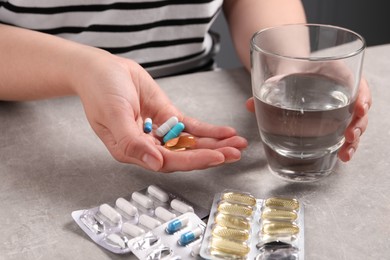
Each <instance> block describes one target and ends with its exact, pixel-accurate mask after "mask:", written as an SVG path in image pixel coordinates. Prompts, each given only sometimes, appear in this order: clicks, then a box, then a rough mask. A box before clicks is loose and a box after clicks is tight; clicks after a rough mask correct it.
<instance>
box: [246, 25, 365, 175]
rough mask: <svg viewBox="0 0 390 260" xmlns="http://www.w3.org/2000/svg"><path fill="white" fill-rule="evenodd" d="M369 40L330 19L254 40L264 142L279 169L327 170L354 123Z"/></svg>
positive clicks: (254, 71)
mask: <svg viewBox="0 0 390 260" xmlns="http://www.w3.org/2000/svg"><path fill="white" fill-rule="evenodd" d="M364 50H365V41H364V39H363V38H362V37H361V36H360V35H358V34H357V33H355V32H353V31H351V30H348V29H344V28H340V27H336V26H331V25H321V24H290V25H282V26H278V27H272V28H267V29H264V30H262V31H259V32H257V33H255V34H254V36H253V37H252V39H251V65H252V68H251V77H252V91H253V96H254V100H255V111H256V118H257V123H258V127H259V131H260V136H261V140H262V142H263V145H264V150H265V153H266V156H267V160H268V164H269V167H270V169H271V171H272V172H273V173H275V174H276V175H277V176H279V177H282V178H283V179H286V180H290V181H299V182H301V181H315V180H318V179H320V178H322V177H324V176H327V175H329V174H330V173H331V172H332V170H333V168H334V166H335V164H336V161H337V152H338V150H339V148H340V147H341V146H342V145H343V143H344V131H345V129H346V127H347V125H348V124H349V123H350V122H351V119H352V114H353V111H354V105H355V101H356V98H357V94H358V88H359V82H360V77H361V70H362V63H363V56H364Z"/></svg>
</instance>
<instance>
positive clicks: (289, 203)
mask: <svg viewBox="0 0 390 260" xmlns="http://www.w3.org/2000/svg"><path fill="white" fill-rule="evenodd" d="M264 204H265V206H266V207H270V208H280V209H287V210H298V209H299V202H298V200H296V199H289V198H277V197H274V198H268V199H266V200H265V202H264Z"/></svg>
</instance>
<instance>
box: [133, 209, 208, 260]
mask: <svg viewBox="0 0 390 260" xmlns="http://www.w3.org/2000/svg"><path fill="white" fill-rule="evenodd" d="M205 228H206V224H205V223H204V222H203V221H202V220H201V219H200V218H199V217H198V216H197V215H196V214H194V213H192V212H189V213H185V214H183V215H181V216H179V217H177V218H175V219H173V220H171V221H169V222H167V223H165V224H163V225H161V226H159V227H157V228H155V229H153V230H151V231H149V232H147V233H146V234H144V235H142V236H140V237H137V238H135V239H133V240H132V241H131V242H129V243H128V245H129V248H130V250H131V251H132V252H133V254H134V255H135V256H137V257H138V258H139V259H146V260H159V259H164V260H168V259H169V260H173V259H183V260H187V259H200V258H199V250H200V245H201V241H202V238H203V234H204V230H205Z"/></svg>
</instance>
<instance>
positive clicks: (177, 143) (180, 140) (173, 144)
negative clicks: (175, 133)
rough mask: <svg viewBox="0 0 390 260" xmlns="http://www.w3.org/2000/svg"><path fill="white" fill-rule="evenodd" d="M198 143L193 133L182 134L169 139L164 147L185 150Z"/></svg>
mask: <svg viewBox="0 0 390 260" xmlns="http://www.w3.org/2000/svg"><path fill="white" fill-rule="evenodd" d="M195 145H196V141H195V137H194V136H192V135H182V136H179V137H176V138H173V139H171V140H169V141H167V142H166V143H165V144H164V147H165V148H167V149H169V150H172V151H183V150H186V149H192V148H194V147H195Z"/></svg>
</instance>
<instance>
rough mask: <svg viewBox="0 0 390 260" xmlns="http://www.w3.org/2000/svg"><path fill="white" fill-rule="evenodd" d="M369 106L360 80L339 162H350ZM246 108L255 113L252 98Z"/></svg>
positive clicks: (364, 86)
mask: <svg viewBox="0 0 390 260" xmlns="http://www.w3.org/2000/svg"><path fill="white" fill-rule="evenodd" d="M371 104H372V99H371V92H370V89H369V87H368V84H367V81H366V80H365V79H364V78H362V79H361V80H360V85H359V94H358V97H357V100H356V105H355V109H354V113H353V118H352V121H351V123H350V124H349V125H348V127H347V129H346V130H345V133H344V136H345V143H344V145H343V146H342V147H341V148H340V150H339V152H338V156H339V158H340V160H342V161H344V162H347V161H349V160H351V158H352V156H353V154H354V152H355V151H356V149H357V147H358V144H359V141H360V136H361V135H362V134H363V133H364V132H365V131H366V128H367V125H368V110H369V109H370V107H371ZM246 107H247V109H248V110H249V111H251V112H255V107H254V99H253V97H252V98H249V99H248V100H247V102H246Z"/></svg>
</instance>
